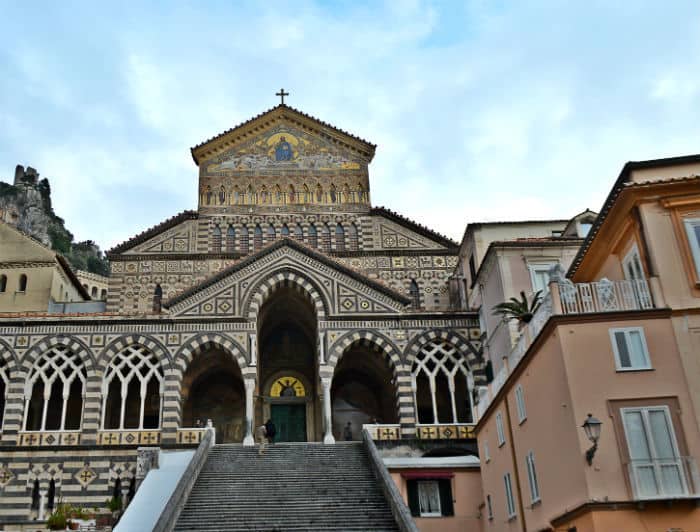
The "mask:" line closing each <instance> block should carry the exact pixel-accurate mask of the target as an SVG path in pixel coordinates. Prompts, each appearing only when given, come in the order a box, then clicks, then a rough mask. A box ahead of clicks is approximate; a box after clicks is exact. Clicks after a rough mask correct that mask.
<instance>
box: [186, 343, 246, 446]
mask: <svg viewBox="0 0 700 532" xmlns="http://www.w3.org/2000/svg"><path fill="white" fill-rule="evenodd" d="M181 390H182V392H181V393H182V404H183V408H182V426H183V427H203V426H205V425H206V423H207V420H209V419H211V421H212V424H213V425H214V428H215V429H216V443H238V442H241V441H242V440H243V436H244V435H245V392H244V387H243V378H242V377H241V371H240V368H239V367H238V364H237V362H236V361H235V359H234V358H233V357H232V356H231V355H230V354H229V353H226V352H225V351H224V350H222V349H219V348H209V349H207V350H205V351H203V352H201V353H200V354H199V355H197V356H195V357H194V359H193V360H192V362H191V363H190V365H189V367H188V368H187V371H186V372H185V375H184V376H183V379H182V388H181Z"/></svg>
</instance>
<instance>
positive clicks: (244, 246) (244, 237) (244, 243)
mask: <svg viewBox="0 0 700 532" xmlns="http://www.w3.org/2000/svg"><path fill="white" fill-rule="evenodd" d="M239 244H240V246H241V253H243V254H244V255H247V254H248V246H249V244H248V226H246V225H244V226H243V227H241V239H240V242H239Z"/></svg>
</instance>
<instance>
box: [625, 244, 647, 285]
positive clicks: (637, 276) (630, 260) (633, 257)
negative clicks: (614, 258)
mask: <svg viewBox="0 0 700 532" xmlns="http://www.w3.org/2000/svg"><path fill="white" fill-rule="evenodd" d="M635 262H636V264H635ZM630 264H631V265H632V266H633V271H632V276H630V275H629V271H628V267H629V266H630ZM635 266H636V268H635ZM636 269H639V272H637V271H635V270H636ZM622 271H623V274H624V276H625V279H627V280H629V281H631V280H641V279H644V266H642V257H641V255H640V254H639V248H637V244H634V245H633V246H632V247H631V248H630V250H629V251H628V252H627V255H625V258H624V259H622Z"/></svg>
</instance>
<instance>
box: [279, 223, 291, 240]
mask: <svg viewBox="0 0 700 532" xmlns="http://www.w3.org/2000/svg"><path fill="white" fill-rule="evenodd" d="M280 236H281V237H282V238H288V237H289V226H288V225H287V224H282V229H281V230H280Z"/></svg>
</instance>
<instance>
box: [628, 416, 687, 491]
mask: <svg viewBox="0 0 700 532" xmlns="http://www.w3.org/2000/svg"><path fill="white" fill-rule="evenodd" d="M651 411H661V412H663V413H664V415H665V418H666V426H667V427H668V428H669V436H670V440H671V444H672V446H673V454H674V458H672V459H665V460H664V464H663V465H661V464H659V462H660V459H659V458H658V456H657V455H656V453H657V451H656V448H655V445H654V438H653V435H652V434H651V432H650V430H649V412H651ZM633 412H638V413H640V414H641V415H642V419H643V428H644V434H645V437H646V443H647V445H648V446H649V454H650V458H649V460H648V463H639V464H632V463H631V461H632V460H633V458H632V455H631V451H630V436H629V431H628V428H627V423H626V422H625V414H627V413H633ZM620 417H621V419H622V427H623V429H624V431H625V443H626V444H627V450H628V453H630V455H629V456H630V464H631V465H630V477H631V479H630V480H631V481H632V483H633V484H635V486H633V488H634V490H635V491H638V490H639V488H638V486H637V485H636V484H637V482H638V479H637V469H638V468H643V467H652V468H653V470H654V476H655V479H656V480H657V487H658V488H660V489H659V493H656V494H652V495H650V496H648V497H642V496H639V498H641V499H644V498H647V499H658V498H659V497H669V498H674V497H683V496H686V495H687V494H688V493H689V487H688V479H687V477H686V474H685V469H684V468H683V462H682V458H681V455H680V451H679V449H678V440H677V439H676V430H675V427H674V426H673V418H672V417H671V412H670V410H669V408H668V406H666V405H656V406H641V407H629V408H621V409H620ZM640 462H644V460H643V459H642V460H640ZM664 466H665V467H668V466H675V467H677V468H678V473H679V476H680V479H681V485H682V488H683V494H669V495H666V494H664V493H661V491H662V490H663V486H662V485H661V484H660V482H661V481H660V479H661V478H662V473H661V467H664Z"/></svg>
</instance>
